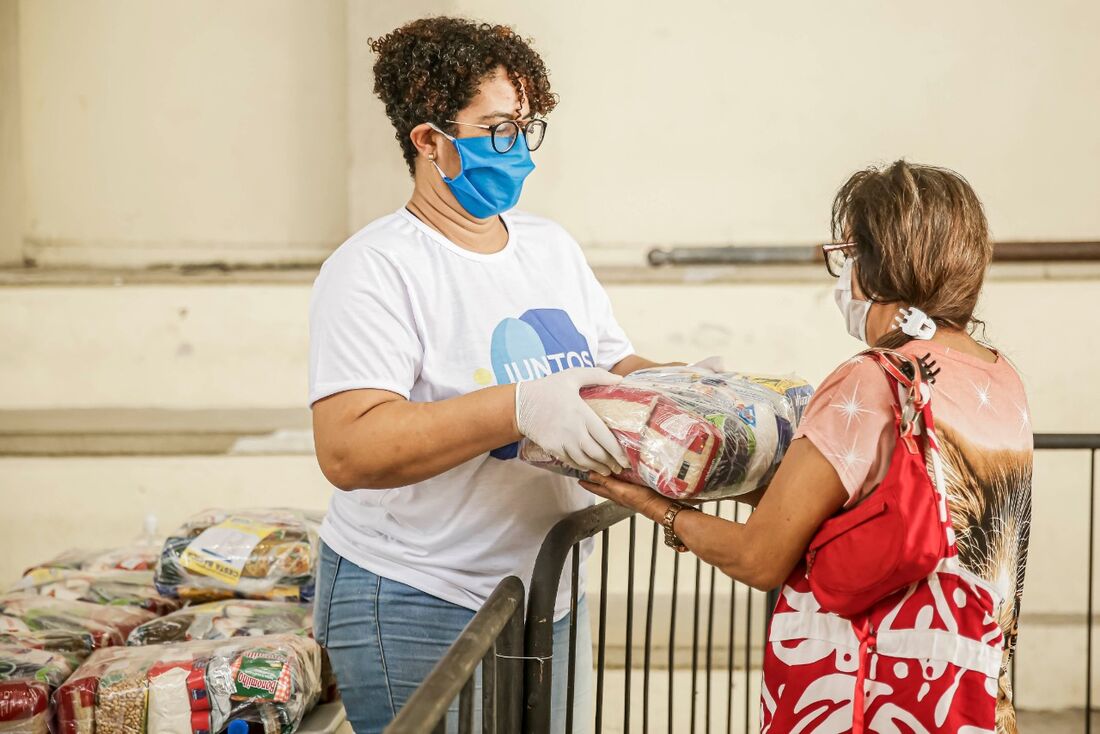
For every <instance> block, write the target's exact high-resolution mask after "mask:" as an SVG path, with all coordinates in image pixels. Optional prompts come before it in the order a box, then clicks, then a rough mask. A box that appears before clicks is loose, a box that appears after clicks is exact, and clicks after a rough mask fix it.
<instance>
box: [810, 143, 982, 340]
mask: <svg viewBox="0 0 1100 734" xmlns="http://www.w3.org/2000/svg"><path fill="white" fill-rule="evenodd" d="M832 227H833V238H834V239H835V240H836V241H840V240H842V239H844V240H847V241H850V242H854V243H855V245H856V252H857V254H858V257H859V259H858V261H857V262H858V267H857V268H856V280H857V282H858V283H859V287H860V290H862V291H863V293H864V295H865V296H866V297H868V298H870V299H871V300H873V301H878V302H883V303H895V302H896V303H901V304H905V305H907V306H916V307H917V308H919V309H920V310H922V311H924V312H925V313H926V314H928V315H929V316H930V317H931V318H932V319H933V320H934V321H935V322H936V323H937V324H938V325H940V326H945V327H951V328H956V329H967V330H972V329H973V328H974V327H975V326H977V325H979V324H981V322H980V321H978V320H977V319H975V318H974V309H975V307H976V306H977V303H978V296H979V294H980V293H981V290H982V282H983V280H984V279H985V271H986V269H987V267H988V266H989V262H990V260H991V259H992V256H993V244H992V242H990V239H989V226H988V224H987V222H986V218H985V212H983V211H982V203H981V201H979V200H978V196H977V194H975V193H974V190H973V189H972V188H971V187H970V184H969V183H967V181H966V179H965V178H963V177H962V176H960V175H959V174H957V173H955V172H954V171H951V170H948V169H946V168H937V167H935V166H922V165H917V164H913V163H907V162H906V161H904V160H900V161H897V162H895V163H893V164H891V165H890V166H889V167H884V168H878V167H871V168H867V169H865V170H863V171H858V172H857V173H855V174H853V175H852V177H851V178H849V179H848V181H847V183H845V184H844V185H843V186H842V187H840V191H838V192H837V195H836V198H835V199H834V200H833V219H832ZM906 341H909V337H907V336H906V335H905V334H903V333H902V332H901V331H900V330H898V329H894V330H892V331H890V332H888V333H887V334H886V335H885V336H883V337H882V338H881V339H880V340H879V342H878V344H877V345H876V346H880V347H891V348H893V347H897V346H900V345H901V344H904V343H905V342H906Z"/></svg>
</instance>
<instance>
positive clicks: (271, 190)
mask: <svg viewBox="0 0 1100 734" xmlns="http://www.w3.org/2000/svg"><path fill="white" fill-rule="evenodd" d="M20 10H21V18H20V59H21V72H22V99H23V129H24V160H25V166H26V202H27V203H26V206H27V213H26V220H27V230H26V233H25V237H26V240H27V246H28V255H29V256H31V257H33V258H34V259H35V260H36V261H38V262H39V263H41V264H81V263H93V264H112V265H115V264H125V265H145V264H151V263H152V264H155V263H163V262H195V261H199V262H208V261H228V262H285V261H302V260H308V261H315V260H316V259H317V258H318V257H319V256H321V255H322V254H323V253H324V252H327V251H328V250H331V248H332V246H333V243H334V242H338V241H339V240H340V239H341V238H342V236H343V234H344V232H345V229H346V219H347V215H346V211H347V209H346V207H347V201H346V171H347V158H348V154H347V133H346V129H347V128H346V121H347V114H346V91H347V83H346V79H347V63H346V47H345V38H346V37H345V31H344V29H345V20H346V15H345V5H344V3H343V2H341V1H340V0H324V1H323V2H316V3H308V4H306V3H298V2H293V0H277V1H275V2H267V1H265V0H243V1H242V2H234V3H222V2H216V0H201V1H200V2H163V3H159V2H158V3H144V2H134V1H125V0H122V1H116V0H90V1H89V2H80V3H72V2H66V1H65V0H34V2H24V3H23V4H22V5H21V6H20Z"/></svg>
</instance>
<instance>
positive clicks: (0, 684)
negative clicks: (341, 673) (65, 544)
mask: <svg viewBox="0 0 1100 734" xmlns="http://www.w3.org/2000/svg"><path fill="white" fill-rule="evenodd" d="M319 519H320V518H319V516H317V515H315V514H312V513H306V512H301V511H295V510H243V511H207V512H204V513H202V514H200V515H198V516H196V517H193V518H191V519H190V520H189V521H188V522H186V523H185V524H184V525H183V526H182V527H181V528H180V529H179V530H178V531H176V532H175V533H173V534H172V535H171V536H170V537H169V538H168V540H167V541H166V542H164V543H163V544H157V545H156V547H155V548H154V547H153V546H151V545H150V544H148V543H147V542H146V543H143V544H141V545H138V546H131V547H127V548H120V549H117V550H113V551H96V552H89V551H68V552H66V553H64V554H62V555H61V556H58V557H56V558H54V559H52V560H51V561H48V562H46V563H42V564H38V565H37V566H35V567H33V568H31V569H29V570H28V571H27V572H26V575H25V576H24V577H23V579H21V580H20V581H19V582H17V583H16V584H15V585H14V587H13V588H12V589H11V590H10V591H9V592H8V593H6V594H3V595H0V734H44V733H45V732H47V730H48V729H52V730H54V731H55V733H56V732H57V731H58V727H60V732H63V733H64V734H84V733H85V732H87V733H88V734H91V733H92V732H93V730H94V731H96V732H97V734H110V733H111V732H112V731H117V732H125V733H126V734H146V733H148V734H153V733H154V732H157V733H158V734H159V733H160V732H166V734H176V733H177V732H178V733H179V734H216V733H217V732H219V731H221V730H223V729H224V728H225V727H226V726H228V723H229V721H231V720H233V719H243V720H245V721H248V722H251V724H250V729H252V730H254V731H255V730H257V729H260V730H263V731H264V732H265V733H266V734H276V733H277V734H289V732H292V731H294V729H296V728H297V726H298V725H299V724H300V723H301V720H302V716H303V715H304V714H305V713H306V712H308V710H309V709H310V708H311V707H312V706H313V705H314V704H315V703H316V702H317V700H318V699H322V700H332V699H333V698H335V696H336V693H335V691H336V687H335V679H334V678H333V676H332V673H331V668H330V667H329V665H328V661H327V657H326V656H324V655H323V652H322V651H321V649H320V648H319V647H318V646H317V644H316V643H315V642H313V640H312V639H310V635H311V633H312V604H310V603H308V602H309V601H310V600H311V599H312V595H313V589H314V584H315V572H316V565H317V552H318V541H317V527H318V524H319ZM154 569H155V571H154ZM284 600H294V601H284ZM181 607H182V608H181ZM126 645H129V646H130V647H125V646H126ZM74 671H75V672H74ZM66 679H67V682H66ZM63 683H64V685H62V684H63ZM181 686H182V687H181ZM51 694H52V705H51ZM183 704H186V706H187V716H186V717H184V715H183V714H184V708H183ZM185 718H186V721H185ZM55 724H56V725H55Z"/></svg>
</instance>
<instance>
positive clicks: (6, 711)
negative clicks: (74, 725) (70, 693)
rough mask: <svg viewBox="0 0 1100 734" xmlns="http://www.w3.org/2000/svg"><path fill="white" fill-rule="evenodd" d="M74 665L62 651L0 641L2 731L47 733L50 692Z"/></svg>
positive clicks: (14, 733)
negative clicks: (51, 650)
mask: <svg viewBox="0 0 1100 734" xmlns="http://www.w3.org/2000/svg"><path fill="white" fill-rule="evenodd" d="M73 667H74V666H73V664H72V663H71V661H69V660H68V659H67V658H66V657H65V656H64V655H62V654H61V653H56V652H49V651H47V650H42V649H40V648H34V647H27V646H25V645H19V644H10V643H0V732H2V734H47V732H48V731H49V727H50V722H51V720H52V713H51V710H50V695H51V694H52V693H53V691H54V690H56V689H57V687H58V686H60V685H61V684H62V683H64V682H65V679H66V678H68V677H69V676H70V675H71V674H72V672H73Z"/></svg>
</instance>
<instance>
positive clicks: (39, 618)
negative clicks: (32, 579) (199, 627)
mask: <svg viewBox="0 0 1100 734" xmlns="http://www.w3.org/2000/svg"><path fill="white" fill-rule="evenodd" d="M154 618H156V614H154V613H153V612H150V611H148V610H146V609H142V608H140V607H136V606H113V605H104V604H92V603H91V602H85V601H73V600H71V599H57V598H54V597H50V596H39V595H37V594H25V593H12V594H4V595H3V596H0V639H2V640H3V641H11V640H17V639H19V640H22V641H24V642H27V643H30V642H31V641H33V640H34V639H36V638H38V639H42V640H46V639H49V638H50V637H52V638H53V639H54V640H56V641H58V642H59V643H60V644H69V645H74V646H75V645H76V640H78V639H81V638H83V639H85V640H87V641H90V647H91V648H92V649H98V648H101V647H111V646H113V645H125V644H126V638H127V637H128V636H129V634H130V633H131V632H132V631H133V630H134V628H135V627H137V626H138V625H141V624H144V623H145V622H148V621H149V620H151V619H154ZM84 636H86V637H84ZM43 647H44V648H46V649H51V648H48V647H47V646H46V645H43ZM74 649H75V648H74Z"/></svg>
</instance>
